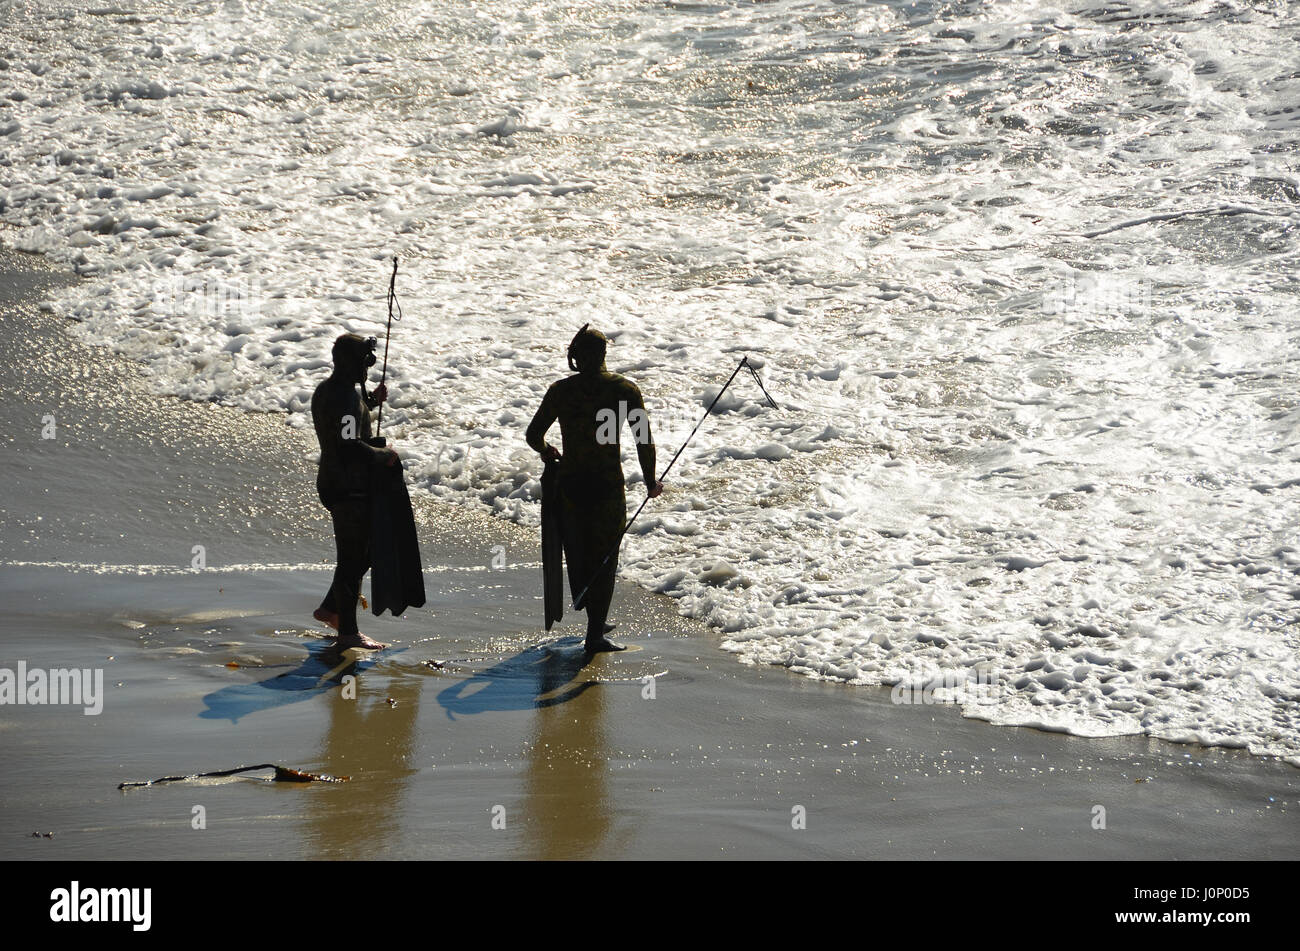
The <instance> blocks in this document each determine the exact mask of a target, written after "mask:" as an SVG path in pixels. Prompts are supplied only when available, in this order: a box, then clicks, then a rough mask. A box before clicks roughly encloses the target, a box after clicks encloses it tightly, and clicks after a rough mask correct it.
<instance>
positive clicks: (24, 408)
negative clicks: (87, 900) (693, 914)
mask: <svg viewBox="0 0 1300 951" xmlns="http://www.w3.org/2000/svg"><path fill="white" fill-rule="evenodd" d="M60 280H67V278H65V277H63V276H62V275H60V274H58V273H57V272H54V271H53V270H51V269H49V268H48V267H46V266H45V265H44V264H43V263H42V262H40V261H37V260H33V259H29V258H27V257H26V256H20V255H14V254H11V253H3V254H0V321H2V324H3V334H2V335H0V378H3V380H4V385H5V392H6V393H8V394H9V402H10V407H9V411H8V412H6V413H5V414H4V416H3V420H2V421H0V428H2V429H0V432H2V435H3V441H4V446H5V453H4V457H3V462H2V463H0V465H2V467H3V469H2V471H0V476H2V477H3V479H4V482H5V485H6V490H5V493H4V495H3V502H0V596H3V598H4V603H5V604H7V605H8V606H9V608H10V610H9V611H8V612H6V616H5V619H4V621H3V622H0V623H2V624H3V634H2V635H0V667H4V668H10V669H14V668H15V667H16V666H17V664H18V663H19V662H20V661H22V662H25V663H26V664H27V666H28V668H29V669H30V668H54V667H73V666H75V667H82V668H102V669H103V671H104V682H105V694H106V696H105V700H104V708H103V712H102V713H101V714H100V715H99V716H85V715H83V713H82V710H81V708H80V707H70V706H0V752H2V753H3V761H4V764H5V768H4V771H3V774H2V775H0V858H5V859H56V858H57V859H134V858H166V859H212V858H277V859H289V858H295V859H296V858H340V859H381V858H435V859H436V858H714V857H718V858H729V857H738V858H810V857H859V858H902V859H909V858H1048V859H1057V858H1074V859H1079V858H1142V859H1161V858H1207V859H1221V858H1225V859H1226V858H1291V857H1293V856H1294V855H1295V853H1296V850H1297V847H1298V846H1300V823H1297V822H1296V819H1295V811H1296V804H1297V798H1298V797H1300V771H1298V770H1296V769H1294V768H1292V767H1290V766H1287V765H1285V764H1283V763H1279V762H1276V761H1272V760H1263V759H1258V758H1254V757H1251V756H1249V755H1248V754H1245V753H1241V752H1238V751H1232V750H1220V749H1204V748H1201V747H1194V746H1182V745H1177V744H1170V743H1165V742H1159V741H1154V740H1147V739H1144V738H1117V739H1106V740H1092V739H1081V738H1078V737H1071V736H1065V735H1060V734H1050V733H1043V732H1038V731H1033V730H1024V729H1006V728H999V727H993V726H990V725H988V724H985V723H982V722H979V721H974V720H967V719H963V718H962V717H961V716H960V715H959V714H958V712H957V711H956V710H955V709H953V708H951V707H948V706H942V705H937V706H925V707H921V706H900V705H895V704H893V703H892V702H891V700H890V693H889V691H888V690H886V689H864V688H858V687H846V686H843V685H837V684H829V683H819V682H815V681H812V680H809V679H806V678H803V677H799V676H796V675H792V674H790V673H788V672H787V671H785V670H783V669H779V668H771V669H756V668H752V667H745V666H743V665H741V664H740V663H738V662H737V661H736V660H735V659H734V658H733V657H732V656H730V655H728V654H726V653H724V652H722V651H721V650H720V649H719V648H718V643H719V640H720V639H719V637H718V636H717V635H716V634H714V633H713V632H711V631H710V630H708V629H706V628H704V627H702V626H701V625H698V624H695V623H693V622H689V621H686V620H684V619H682V618H679V617H678V616H677V615H676V612H675V606H674V603H673V602H672V601H671V600H669V599H666V598H663V597H660V596H656V595H652V594H649V593H647V592H645V591H643V590H640V589H638V588H635V587H633V586H630V585H626V584H623V585H620V589H619V591H618V594H617V595H616V602H615V616H616V619H617V620H618V621H619V631H618V636H619V637H621V639H622V640H624V641H625V642H626V643H628V644H629V645H631V647H632V648H633V649H632V650H629V651H628V652H627V653H624V654H620V655H608V656H603V657H600V658H597V659H595V660H594V661H592V662H591V663H589V664H585V665H584V664H583V663H582V658H581V655H580V654H579V652H578V651H577V649H576V645H577V643H578V640H577V637H576V635H577V634H578V633H579V631H580V625H579V624H578V619H575V618H574V617H572V616H568V617H566V621H565V624H564V625H563V626H561V627H559V628H557V629H556V630H554V631H552V632H551V634H549V635H548V634H547V633H546V632H544V631H543V630H542V624H541V613H542V611H541V600H540V585H539V582H540V569H539V566H538V565H537V557H538V555H537V552H538V541H537V538H536V536H535V534H534V533H533V532H531V531H528V530H526V529H522V528H520V527H518V526H515V525H511V524H507V523H504V522H500V521H497V520H494V519H492V518H490V517H488V516H486V515H480V514H478V513H474V512H469V511H466V510H462V509H458V508H455V507H451V506H445V505H435V504H433V503H431V502H429V501H428V500H427V499H417V500H416V508H417V518H418V520H419V523H420V531H421V540H422V546H423V551H424V559H425V565H426V588H427V590H428V592H429V595H430V597H429V603H428V604H427V605H426V606H425V607H424V608H423V609H419V610H414V611H411V612H409V613H408V615H407V616H405V617H404V618H402V619H392V618H389V617H385V618H382V619H375V618H373V617H372V616H371V615H369V613H368V612H367V613H366V614H364V615H363V617H364V620H363V629H364V630H366V631H367V632H368V633H370V634H372V635H374V636H376V637H378V638H380V639H381V640H385V641H390V642H392V643H393V645H394V649H393V650H390V651H386V652H383V653H381V654H378V655H369V656H367V657H365V658H364V659H360V660H359V659H358V656H357V655H348V656H342V657H340V656H338V655H337V652H335V651H333V650H332V649H331V648H330V647H329V645H328V642H327V641H326V640H325V639H324V638H323V633H324V632H323V629H322V628H321V627H320V625H318V624H316V623H315V622H314V621H313V620H312V619H311V611H312V608H313V607H314V606H315V605H316V603H317V602H318V601H319V599H320V596H321V594H322V592H323V591H324V588H325V587H326V586H327V585H328V582H329V569H330V564H329V562H330V559H331V556H332V547H333V546H332V539H331V537H330V535H329V525H328V520H327V518H326V516H325V512H324V510H323V509H321V508H320V506H319V504H318V503H317V501H316V498H315V491H314V487H313V484H312V480H313V475H314V463H313V462H312V453H313V452H314V449H315V445H314V440H313V439H312V438H311V436H310V434H309V433H305V432H304V431H302V430H298V429H294V428H291V427H290V426H288V425H287V424H286V421H285V418H284V417H281V416H271V415H268V416H255V415H249V414H245V413H242V412H238V411H235V410H231V409H228V408H224V407H220V406H215V405H210V404H194V403H183V402H180V401H178V400H173V399H167V398H158V397H154V396H151V395H150V393H149V390H148V381H147V380H146V379H144V378H143V376H142V375H141V373H140V372H139V370H138V368H136V367H135V366H134V365H132V364H129V363H127V362H125V361H123V360H121V359H119V358H117V357H115V356H114V355H113V354H112V353H111V352H109V351H108V350H105V349H98V348H89V347H86V346H84V345H81V344H80V343H79V342H78V341H77V339H76V337H75V335H74V334H73V333H72V328H71V327H70V326H69V325H67V324H65V323H63V322H60V321H58V320H56V319H54V318H53V317H51V316H50V315H48V314H43V313H41V312H40V311H39V309H38V306H37V305H38V303H39V301H40V300H41V299H42V294H43V293H44V289H45V288H47V287H50V286H52V285H53V284H55V283H57V282H58V281H60ZM47 415H53V416H54V418H55V421H56V424H57V434H56V436H55V438H53V439H42V438H41V434H42V424H43V418H44V417H45V416H47ZM520 439H521V440H522V433H521V434H520ZM398 441H399V445H400V434H398ZM634 543H635V542H633V544H634ZM196 545H201V546H203V553H204V556H205V563H206V566H205V567H204V568H203V569H202V570H198V569H194V568H192V567H191V564H192V560H193V558H194V546H196ZM499 548H502V549H504V552H505V567H504V568H496V567H494V566H493V560H494V554H496V553H497V552H496V551H495V550H494V549H499ZM498 562H499V559H498ZM367 590H368V585H367ZM348 676H352V677H355V678H356V679H355V681H345V678H346V677H348ZM353 687H355V698H351V697H350V696H349V693H350V692H351V691H352V688H353ZM651 688H653V689H651ZM266 762H273V763H278V764H281V765H285V766H290V767H294V768H300V769H307V770H311V771H314V772H324V773H330V774H336V775H346V776H349V777H350V780H349V781H348V782H346V783H340V784H307V785H298V784H288V783H270V782H263V781H260V780H259V779H257V778H255V777H243V778H231V779H224V780H205V781H198V782H187V783H177V784H169V785H161V786H154V787H150V788H145V789H132V790H125V791H119V790H118V789H117V785H118V784H119V783H121V782H124V781H137V780H148V779H152V778H155V777H159V776H164V775H173V774H179V773H190V772H197V771H207V770H217V769H228V768H231V767H234V766H239V765H243V764H254V763H266ZM1097 805H1101V806H1103V807H1104V808H1105V815H1106V827H1105V829H1094V828H1093V824H1094V814H1095V810H1094V807H1095V806H1097ZM197 806H202V807H203V814H204V818H205V821H206V828H203V829H196V828H193V824H194V823H193V817H194V814H195V807H197ZM799 807H802V810H803V811H804V813H806V827H805V828H794V827H793V826H794V824H795V823H794V822H793V821H792V820H793V818H794V817H795V815H796V813H797V812H798V810H799ZM494 820H495V822H494ZM494 826H495V827H494ZM500 826H503V827H500ZM34 832H52V833H54V835H53V837H52V838H45V837H37V838H33V837H32V833H34Z"/></svg>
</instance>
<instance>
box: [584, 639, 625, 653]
mask: <svg viewBox="0 0 1300 951" xmlns="http://www.w3.org/2000/svg"><path fill="white" fill-rule="evenodd" d="M582 646H583V649H584V650H586V652H587V653H588V654H602V653H605V652H606V651H625V650H627V648H626V647H624V646H623V645H622V644H615V643H614V642H613V641H611V640H610V639H609V638H608V637H598V638H596V639H595V640H594V641H593V640H592V639H591V638H587V643H586V644H584V645H582Z"/></svg>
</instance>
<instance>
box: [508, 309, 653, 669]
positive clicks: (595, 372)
mask: <svg viewBox="0 0 1300 951" xmlns="http://www.w3.org/2000/svg"><path fill="white" fill-rule="evenodd" d="M608 342H609V341H608V340H607V339H606V337H605V335H604V334H602V333H601V332H600V331H598V330H590V329H588V327H587V326H584V327H583V328H582V329H581V330H579V331H578V333H577V335H576V336H575V337H574V338H573V342H572V343H570V344H569V368H570V369H571V370H575V371H577V372H576V373H575V374H574V375H573V376H569V377H565V378H564V379H563V380H560V381H558V382H556V383H554V384H552V386H551V388H550V389H548V390H547V391H546V396H545V397H544V398H543V399H542V405H541V407H539V408H538V410H537V415H535V416H534V417H533V421H532V422H531V423H529V424H528V432H527V439H528V445H529V446H531V447H532V448H533V449H534V450H535V451H537V452H539V453H541V455H542V458H543V459H546V460H549V461H552V462H558V463H559V467H560V468H559V484H560V494H561V503H562V506H563V513H564V519H563V521H564V560H565V561H566V562H568V566H569V588H570V590H571V591H572V592H573V595H574V597H575V598H577V597H578V596H579V595H580V594H581V593H582V591H583V590H584V589H586V591H587V594H586V597H585V599H584V603H583V605H582V607H583V609H584V610H586V612H587V642H586V648H587V650H588V651H589V652H591V653H595V652H597V651H610V650H622V649H623V648H622V647H619V646H618V645H617V644H614V643H612V642H611V641H610V640H608V639H607V638H606V636H605V635H606V634H608V633H609V631H610V630H611V629H612V626H607V625H606V624H605V620H606V618H607V617H608V615H609V604H610V601H611V600H612V598H613V597H614V576H615V572H616V571H617V568H618V552H617V551H614V552H613V554H612V555H611V557H610V559H609V561H608V562H607V563H606V564H605V566H604V568H602V569H600V572H599V574H598V575H596V571H597V568H598V567H599V566H600V563H601V560H602V559H603V558H604V557H605V556H606V554H609V553H610V551H611V550H612V549H614V546H615V544H616V543H617V542H618V538H619V535H620V533H622V531H623V526H624V525H625V523H626V520H627V498H626V495H625V493H624V486H623V467H622V464H621V459H620V444H619V434H620V431H621V429H622V426H623V423H624V422H626V423H627V424H628V425H629V427H630V428H631V430H632V433H633V436H634V437H635V439H636V443H637V447H636V451H637V459H638V461H639V462H640V463H641V475H642V477H643V478H644V479H645V484H646V490H647V492H648V494H649V496H650V498H652V499H653V498H656V497H657V496H658V495H659V494H660V493H661V492H663V485H662V484H661V483H660V482H659V480H658V479H656V478H655V445H654V440H653V439H652V438H651V435H650V418H649V417H648V416H647V415H646V412H645V403H644V402H643V401H642V399H641V391H640V390H639V389H637V387H636V384H635V383H633V382H632V381H631V380H629V379H627V378H626V377H622V376H619V375H618V374H617V373H610V372H609V371H608V370H606V369H605V350H606V347H607V345H608ZM557 419H558V420H559V421H560V433H561V436H562V438H563V444H564V453H563V455H561V453H560V450H558V449H557V448H555V447H554V446H552V445H550V444H549V443H548V442H546V432H547V430H549V429H550V428H551V425H552V424H553V423H554V422H555V421H556V420H557ZM593 575H594V577H593ZM588 584H590V587H588Z"/></svg>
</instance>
